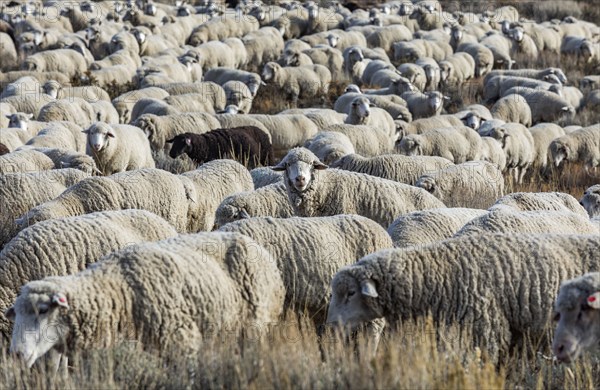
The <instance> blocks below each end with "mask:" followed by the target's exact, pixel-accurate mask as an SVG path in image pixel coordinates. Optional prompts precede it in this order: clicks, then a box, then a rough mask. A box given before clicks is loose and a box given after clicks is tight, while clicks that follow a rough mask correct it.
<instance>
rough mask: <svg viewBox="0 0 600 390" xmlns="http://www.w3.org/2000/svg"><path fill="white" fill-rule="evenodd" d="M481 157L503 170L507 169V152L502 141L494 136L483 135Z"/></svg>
mask: <svg viewBox="0 0 600 390" xmlns="http://www.w3.org/2000/svg"><path fill="white" fill-rule="evenodd" d="M479 159H480V160H482V161H487V162H490V163H492V164H494V165H496V166H497V167H498V169H500V171H502V172H504V171H505V170H506V153H504V150H502V145H501V144H500V142H498V141H497V140H495V139H494V138H492V137H481V151H480V155H479Z"/></svg>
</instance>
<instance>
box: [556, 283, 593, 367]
mask: <svg viewBox="0 0 600 390" xmlns="http://www.w3.org/2000/svg"><path fill="white" fill-rule="evenodd" d="M599 311H600V272H588V273H586V274H585V275H583V276H579V277H576V278H573V279H569V280H566V281H564V282H562V283H561V285H560V290H559V291H558V296H557V298H556V303H555V304H554V321H556V322H558V324H557V325H556V331H555V332H554V340H553V341H552V351H553V352H554V355H555V356H556V358H557V359H558V361H560V362H565V363H570V362H572V361H574V360H576V359H577V358H578V357H579V356H580V355H581V354H582V353H584V352H585V351H586V350H590V351H593V350H594V349H597V347H598V342H600V317H599V315H598V313H599Z"/></svg>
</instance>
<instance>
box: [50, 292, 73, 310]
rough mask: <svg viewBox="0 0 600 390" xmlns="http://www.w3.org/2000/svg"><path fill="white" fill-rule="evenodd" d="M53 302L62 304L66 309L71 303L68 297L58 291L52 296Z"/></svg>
mask: <svg viewBox="0 0 600 390" xmlns="http://www.w3.org/2000/svg"><path fill="white" fill-rule="evenodd" d="M52 304H54V305H58V306H62V307H64V308H65V309H68V308H69V303H68V302H67V297H66V296H65V294H63V293H56V294H54V295H53V296H52Z"/></svg>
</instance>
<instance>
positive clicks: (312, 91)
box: [262, 62, 331, 106]
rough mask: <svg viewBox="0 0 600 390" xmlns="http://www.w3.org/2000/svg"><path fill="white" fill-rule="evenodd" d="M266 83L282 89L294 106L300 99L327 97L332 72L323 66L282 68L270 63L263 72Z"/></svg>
mask: <svg viewBox="0 0 600 390" xmlns="http://www.w3.org/2000/svg"><path fill="white" fill-rule="evenodd" d="M262 78H263V80H264V81H265V82H266V83H269V84H271V85H274V86H275V87H277V88H281V89H282V90H283V91H284V92H285V93H286V94H287V95H288V97H289V98H291V100H292V103H293V105H294V106H297V103H298V99H304V98H313V97H317V96H321V97H323V98H324V97H325V96H326V95H327V91H328V90H329V84H330V83H331V72H330V71H329V69H327V68H326V67H324V66H323V65H308V66H298V67H285V68H284V67H281V65H279V64H277V63H276V62H268V63H267V64H265V66H264V68H263V70H262Z"/></svg>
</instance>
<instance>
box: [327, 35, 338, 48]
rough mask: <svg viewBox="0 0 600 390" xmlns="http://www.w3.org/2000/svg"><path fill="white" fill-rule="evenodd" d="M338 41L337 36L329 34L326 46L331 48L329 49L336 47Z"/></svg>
mask: <svg viewBox="0 0 600 390" xmlns="http://www.w3.org/2000/svg"><path fill="white" fill-rule="evenodd" d="M339 40H340V37H338V36H337V35H335V34H329V35H328V36H327V43H328V44H329V46H331V47H336V46H337V44H338V42H339Z"/></svg>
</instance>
